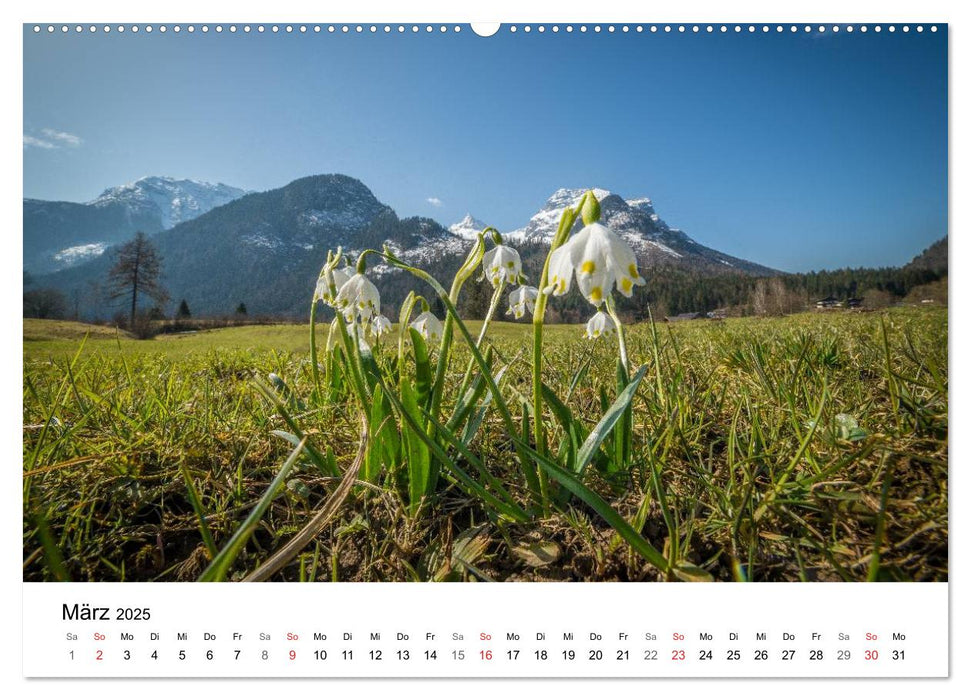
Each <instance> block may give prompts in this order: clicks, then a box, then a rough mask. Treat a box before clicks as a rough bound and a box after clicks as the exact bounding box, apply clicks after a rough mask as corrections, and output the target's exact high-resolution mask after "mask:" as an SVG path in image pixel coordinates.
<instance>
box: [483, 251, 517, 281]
mask: <svg viewBox="0 0 971 700" xmlns="http://www.w3.org/2000/svg"><path fill="white" fill-rule="evenodd" d="M482 272H483V273H484V274H485V277H486V279H487V280H489V281H490V282H491V283H492V286H493V287H498V286H499V283H500V282H502V281H503V280H505V281H506V282H508V283H510V284H515V283H516V282H518V281H519V278H520V277H521V276H522V274H523V262H522V260H521V259H520V258H519V253H518V252H517V251H516V249H515V248H510V247H509V246H507V245H502V244H499V245H497V246H496V247H495V248H493V249H492V250H490V251H488V252H486V254H485V255H483V256H482Z"/></svg>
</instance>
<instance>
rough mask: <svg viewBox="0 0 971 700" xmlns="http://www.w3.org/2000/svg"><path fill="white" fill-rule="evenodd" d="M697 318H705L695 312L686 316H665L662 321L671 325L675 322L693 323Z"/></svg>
mask: <svg viewBox="0 0 971 700" xmlns="http://www.w3.org/2000/svg"><path fill="white" fill-rule="evenodd" d="M699 318H705V315H704V314H702V313H699V312H697V311H690V312H688V313H686V314H678V315H677V316H665V317H664V320H665V321H666V322H668V323H673V322H675V321H694V320H696V319H699Z"/></svg>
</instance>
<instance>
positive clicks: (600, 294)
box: [590, 287, 604, 302]
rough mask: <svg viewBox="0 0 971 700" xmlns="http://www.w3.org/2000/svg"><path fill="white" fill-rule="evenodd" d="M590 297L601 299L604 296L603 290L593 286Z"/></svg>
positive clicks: (599, 300)
mask: <svg viewBox="0 0 971 700" xmlns="http://www.w3.org/2000/svg"><path fill="white" fill-rule="evenodd" d="M590 298H591V299H593V300H594V301H596V302H601V301H603V298H604V293H603V290H602V289H601V288H600V287H594V288H593V289H591V290H590Z"/></svg>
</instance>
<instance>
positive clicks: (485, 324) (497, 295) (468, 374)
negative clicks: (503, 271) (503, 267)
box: [458, 278, 506, 398]
mask: <svg viewBox="0 0 971 700" xmlns="http://www.w3.org/2000/svg"><path fill="white" fill-rule="evenodd" d="M505 289H506V280H505V278H503V279H501V280H499V286H497V287H496V291H494V292H493V293H492V301H490V302H489V311H488V312H487V313H486V317H485V319H484V320H483V321H482V329H481V330H480V331H479V339H478V340H477V341H476V342H475V346H476V347H477V348H479V349H480V350H481V349H482V341H483V340H485V336H486V331H487V330H489V323H490V322H491V321H492V317H493V316H495V314H496V309H497V308H499V302H500V301H502V293H503V291H504V290H505ZM474 367H475V358H470V359H469V366H468V367H467V368H466V369H465V375H464V376H463V377H462V383H461V384H460V385H459V393H458V395H459V398H461V397H462V396H464V395H465V390H466V389H468V388H469V382H470V381H471V379H472V369H473V368H474Z"/></svg>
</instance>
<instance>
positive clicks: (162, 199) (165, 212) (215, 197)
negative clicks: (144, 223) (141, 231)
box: [89, 175, 247, 229]
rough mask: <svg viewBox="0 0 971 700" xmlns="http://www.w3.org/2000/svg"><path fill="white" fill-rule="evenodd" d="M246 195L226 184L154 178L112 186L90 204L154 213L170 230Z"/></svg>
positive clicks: (244, 192) (163, 226) (164, 227)
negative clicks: (124, 206)
mask: <svg viewBox="0 0 971 700" xmlns="http://www.w3.org/2000/svg"><path fill="white" fill-rule="evenodd" d="M244 194H247V192H246V191H245V190H241V189H239V188H238V187H230V186H229V185H224V184H222V183H216V184H213V183H211V182H203V181H199V180H188V179H181V180H180V179H176V178H173V177H161V176H155V175H153V176H148V177H142V178H139V179H138V180H135V181H134V182H130V183H128V184H127V185H121V186H120V187H110V188H108V189H106V190H105V191H104V192H102V193H101V195H100V196H99V197H98V198H97V199H95V200H93V201H91V202H89V203H90V204H91V205H93V206H96V207H103V206H108V205H111V204H115V203H121V204H125V205H127V206H128V207H129V208H130V209H131V210H132V211H139V210H142V211H154V212H157V214H158V216H159V218H160V219H161V223H162V228H163V229H168V228H172V227H173V226H175V225H176V224H180V223H182V222H183V221H189V220H190V219H194V218H196V217H197V216H200V215H202V214H205V213H206V212H208V211H210V210H211V209H215V208H216V207H219V206H222V205H223V204H228V203H229V202H231V201H233V200H234V199H238V198H239V197H242V196H243V195H244Z"/></svg>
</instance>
